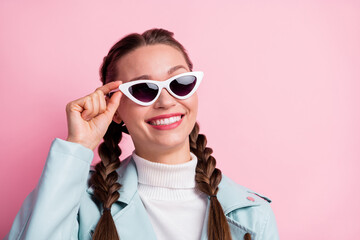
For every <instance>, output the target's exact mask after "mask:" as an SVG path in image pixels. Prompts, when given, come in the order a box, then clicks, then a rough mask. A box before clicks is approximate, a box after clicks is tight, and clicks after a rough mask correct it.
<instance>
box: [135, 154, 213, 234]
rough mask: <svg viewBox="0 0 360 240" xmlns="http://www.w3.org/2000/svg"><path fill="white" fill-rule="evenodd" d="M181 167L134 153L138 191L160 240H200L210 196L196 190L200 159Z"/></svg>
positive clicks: (194, 159) (192, 156) (193, 158)
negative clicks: (156, 161) (196, 174)
mask: <svg viewBox="0 0 360 240" xmlns="http://www.w3.org/2000/svg"><path fill="white" fill-rule="evenodd" d="M190 155H191V160H190V161H188V162H185V163H181V164H175V165H170V164H163V163H155V162H151V161H148V160H146V159H144V158H141V157H139V156H138V155H136V154H135V152H133V154H132V157H133V159H134V161H135V164H136V168H137V172H138V191H139V195H140V197H141V200H142V202H143V204H144V206H145V208H146V211H147V213H148V214H149V217H150V220H151V223H152V226H153V228H154V230H155V234H156V236H157V239H158V240H169V239H171V240H180V239H186V240H192V239H194V240H195V239H196V240H198V239H200V236H201V232H202V227H203V224H204V219H205V212H206V206H207V195H206V194H204V193H201V192H200V191H198V190H197V189H196V188H195V169H196V164H197V157H196V156H195V155H194V154H193V153H190Z"/></svg>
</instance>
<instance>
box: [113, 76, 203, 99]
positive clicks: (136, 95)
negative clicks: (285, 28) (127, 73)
mask: <svg viewBox="0 0 360 240" xmlns="http://www.w3.org/2000/svg"><path fill="white" fill-rule="evenodd" d="M203 76H204V73H203V72H201V71H196V72H186V73H181V74H179V75H176V76H173V77H171V78H169V79H168V80H165V81H154V80H135V81H131V82H127V83H123V84H121V85H120V86H119V90H120V91H121V92H122V93H123V94H125V96H127V97H128V98H129V99H131V100H132V101H134V102H135V103H137V104H139V105H142V106H150V105H151V104H153V103H154V102H155V101H156V100H157V99H158V98H159V96H160V93H161V90H162V89H163V88H166V90H167V91H168V92H169V93H170V94H171V95H172V96H174V97H175V98H177V99H186V98H189V97H191V95H193V94H194V92H195V91H196V89H197V88H198V87H199V85H200V82H201V80H202V78H203ZM115 91H118V90H115ZM115 91H111V92H110V94H111V93H112V92H115Z"/></svg>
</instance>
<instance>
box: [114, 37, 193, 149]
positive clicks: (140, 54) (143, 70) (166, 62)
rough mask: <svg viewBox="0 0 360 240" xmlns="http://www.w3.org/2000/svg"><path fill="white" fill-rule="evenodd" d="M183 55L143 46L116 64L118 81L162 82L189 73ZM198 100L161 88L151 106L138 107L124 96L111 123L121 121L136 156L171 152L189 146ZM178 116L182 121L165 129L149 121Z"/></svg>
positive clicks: (161, 46) (164, 49)
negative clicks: (175, 94) (181, 98)
mask: <svg viewBox="0 0 360 240" xmlns="http://www.w3.org/2000/svg"><path fill="white" fill-rule="evenodd" d="M189 71H190V70H189V67H188V65H187V64H186V61H185V58H184V57H183V55H182V53H181V52H180V51H179V50H177V49H176V48H174V47H171V46H168V45H164V44H157V45H150V46H143V47H140V48H137V49H136V50H134V51H132V52H130V53H128V54H126V55H125V56H123V57H122V58H121V59H120V60H119V61H118V63H117V72H118V75H117V78H116V79H117V80H121V81H123V83H125V82H128V81H130V80H133V79H139V78H141V79H150V80H156V81H165V80H167V79H169V78H170V77H172V76H175V75H178V74H180V73H184V72H189ZM197 108H198V98H197V94H196V93H195V94H193V95H192V96H191V97H190V98H188V99H185V100H179V99H176V98H174V97H173V96H172V95H170V94H169V92H167V90H166V89H165V88H164V89H162V91H161V94H160V97H159V98H158V99H157V100H156V102H155V103H154V104H152V105H150V106H140V105H138V104H136V103H134V102H133V101H131V100H130V99H129V98H127V97H126V96H125V95H123V96H122V98H121V102H120V106H119V108H118V109H117V112H116V116H115V117H114V121H116V122H118V123H119V122H120V121H121V120H122V121H124V123H125V125H126V127H127V129H128V130H129V133H130V135H131V137H132V140H133V142H134V145H135V149H136V152H137V153H138V154H139V153H140V154H141V153H146V152H149V151H150V152H154V151H157V152H159V151H165V152H166V151H172V150H176V149H181V148H182V149H183V148H184V147H188V144H189V134H190V132H191V130H192V128H193V127H194V124H195V122H196V116H197ZM168 114H171V115H172V116H173V117H177V116H178V117H179V116H180V117H181V120H180V121H179V122H177V123H175V124H171V125H168V126H155V125H153V124H154V122H151V121H149V120H150V119H153V118H156V119H157V120H160V119H165V118H168V116H162V115H168Z"/></svg>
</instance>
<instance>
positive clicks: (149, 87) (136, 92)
mask: <svg viewBox="0 0 360 240" xmlns="http://www.w3.org/2000/svg"><path fill="white" fill-rule="evenodd" d="M158 90H159V88H158V87H157V86H156V85H155V84H153V83H139V84H135V85H133V86H131V87H129V92H130V93H131V95H133V96H134V98H136V99H137V100H139V101H142V102H151V101H152V100H153V99H154V98H155V97H156V95H157V93H158Z"/></svg>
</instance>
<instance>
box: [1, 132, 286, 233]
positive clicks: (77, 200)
mask: <svg viewBox="0 0 360 240" xmlns="http://www.w3.org/2000/svg"><path fill="white" fill-rule="evenodd" d="M93 157H94V153H93V151H92V150H91V149H88V148H86V147H83V146H82V145H80V144H77V143H72V142H67V141H65V140H62V139H59V138H56V139H55V140H54V141H53V142H52V144H51V147H50V151H49V154H48V157H47V160H46V164H45V167H44V170H43V172H42V175H41V177H40V180H39V183H38V185H37V186H36V188H35V189H34V190H33V191H32V192H31V193H30V194H29V195H28V196H27V198H26V199H25V201H24V203H23V205H22V207H21V209H20V211H19V212H18V214H17V215H16V218H15V220H14V223H13V225H12V228H11V230H10V232H9V234H8V235H7V236H6V237H5V239H11V240H13V239H30V240H42V239H44V240H52V239H64V240H69V239H91V237H92V234H93V232H94V230H95V227H96V224H97V222H98V220H99V219H100V214H101V211H102V209H99V206H98V205H97V204H96V203H95V201H94V200H93V199H94V198H93V189H92V188H91V186H90V187H89V185H88V180H89V176H91V172H92V170H91V167H90V164H91V162H92V160H93ZM89 171H90V174H89ZM117 171H118V174H119V179H118V181H119V183H120V184H121V185H122V187H121V188H120V190H119V192H120V198H119V199H118V200H117V202H115V203H114V204H113V205H112V208H111V214H112V216H113V219H114V221H115V224H116V227H117V230H118V233H119V236H120V239H121V240H137V239H139V240H143V239H146V240H155V239H156V236H155V232H154V230H153V228H152V225H151V222H150V219H149V217H148V215H147V212H146V210H145V207H144V205H143V204H142V201H141V198H140V196H139V194H138V192H137V184H138V180H137V171H136V165H135V163H134V161H133V159H132V158H131V157H128V158H126V159H125V160H123V161H122V163H121V167H120V168H119V169H118V170H117ZM217 197H218V200H219V202H220V203H221V205H222V207H223V210H224V212H225V215H226V217H227V220H228V223H229V226H230V229H231V234H232V238H233V240H237V239H244V234H245V233H250V234H251V236H252V239H253V240H270V239H271V240H276V239H278V238H279V237H278V232H277V227H276V222H275V218H274V214H273V211H272V210H271V208H270V205H269V202H268V201H269V200H266V198H265V199H264V198H263V197H260V196H259V195H257V194H255V193H253V192H251V191H250V190H248V189H246V188H244V187H242V186H240V185H238V184H236V183H235V182H233V181H232V180H230V179H229V178H227V177H226V176H224V175H223V177H222V180H221V182H220V184H219V192H218V194H217ZM209 203H210V201H209V200H208V207H207V211H206V217H205V219H204V223H203V228H202V237H201V240H205V239H207V233H206V230H207V222H208V221H207V219H208V210H209ZM179 239H181V237H179Z"/></svg>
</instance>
